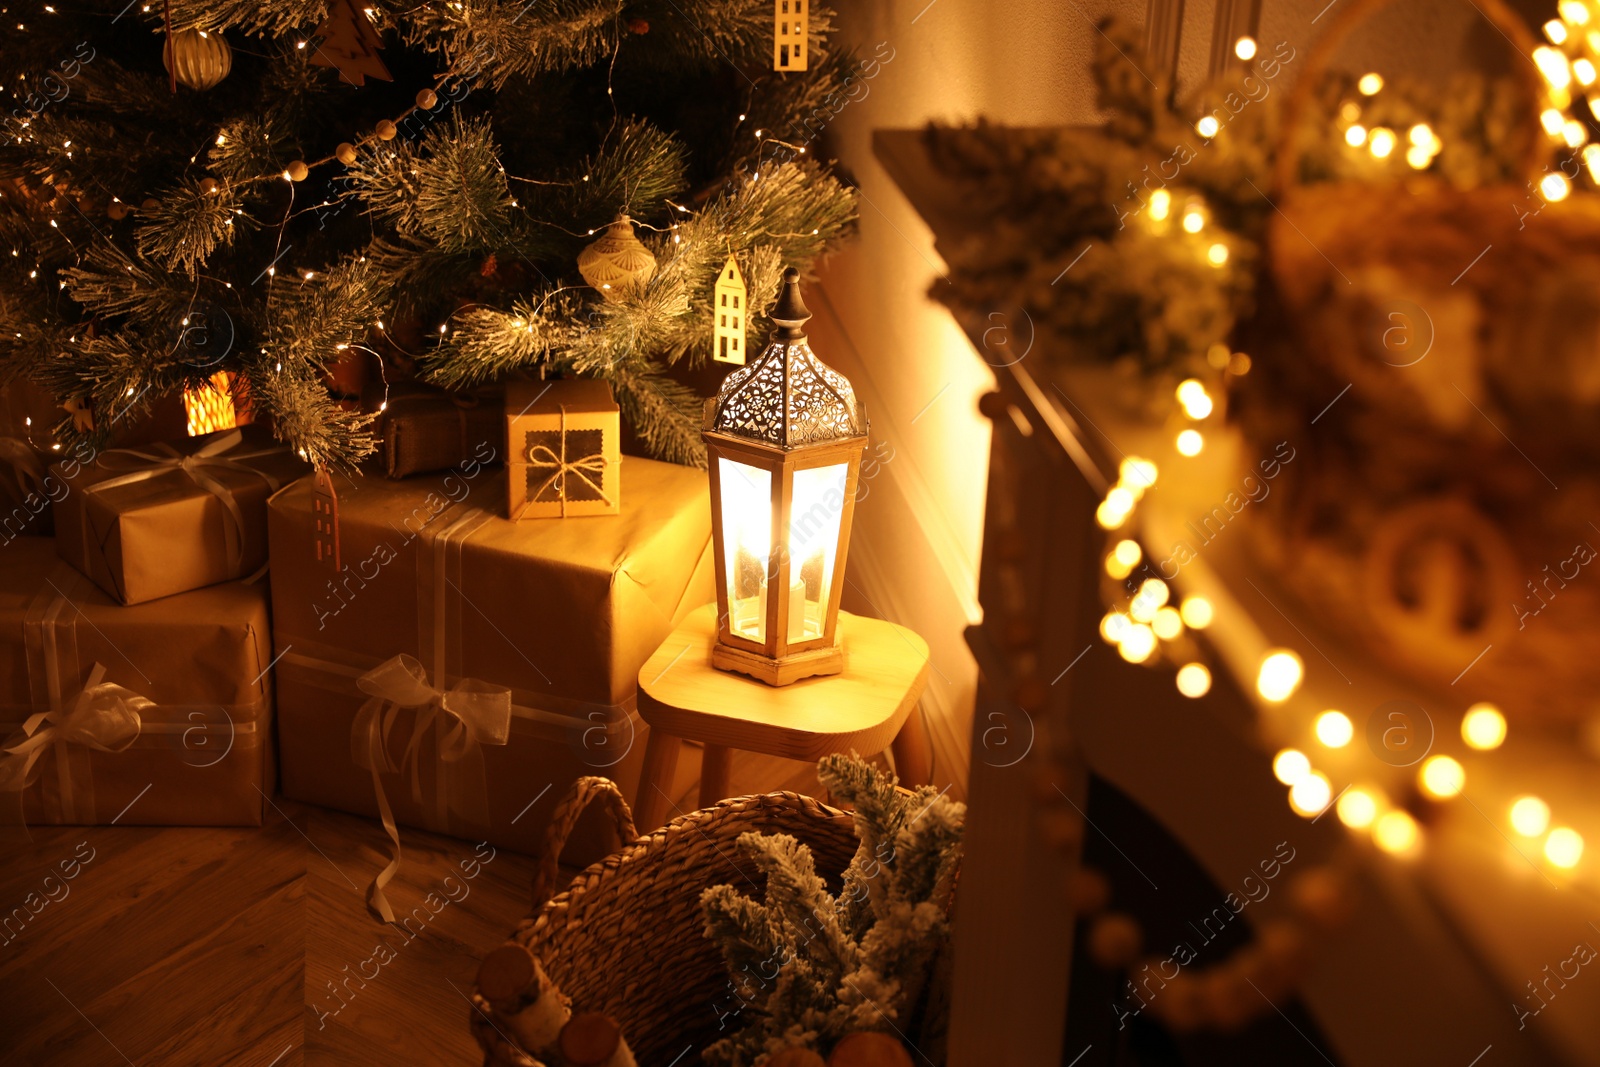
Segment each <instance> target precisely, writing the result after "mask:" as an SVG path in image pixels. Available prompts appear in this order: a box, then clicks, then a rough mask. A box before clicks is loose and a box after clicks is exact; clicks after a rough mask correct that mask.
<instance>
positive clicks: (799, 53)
mask: <svg viewBox="0 0 1600 1067" xmlns="http://www.w3.org/2000/svg"><path fill="white" fill-rule="evenodd" d="M807 2H808V0H772V19H773V26H772V69H773V70H805V69H806V38H807V37H808V36H809V34H810V30H811V16H810V13H809V12H808V11H807V10H806V4H807Z"/></svg>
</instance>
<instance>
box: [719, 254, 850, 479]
mask: <svg viewBox="0 0 1600 1067" xmlns="http://www.w3.org/2000/svg"><path fill="white" fill-rule="evenodd" d="M769 317H770V318H771V319H772V321H773V322H774V323H775V324H776V325H777V329H776V330H774V331H773V335H772V340H770V341H768V342H767V346H766V348H765V349H763V350H762V352H761V355H759V356H758V357H756V359H755V360H754V361H753V362H752V363H750V365H749V366H745V367H740V368H739V369H738V370H736V371H733V372H732V373H731V374H729V375H728V377H727V378H725V379H724V380H723V382H722V389H721V391H719V392H718V394H717V395H716V396H714V397H712V398H711V399H710V400H707V401H706V417H705V424H704V427H705V429H706V430H707V431H708V432H711V433H722V434H727V435H729V436H731V437H742V438H744V439H746V440H754V441H760V442H762V443H764V444H769V445H774V446H776V447H778V448H782V449H790V448H800V447H803V446H805V445H814V444H821V443H824V442H827V441H837V440H842V439H845V438H850V437H862V436H865V435H866V432H867V416H866V413H865V412H863V411H862V410H861V405H860V403H859V402H857V400H856V394H855V390H854V389H852V388H851V386H850V381H849V379H848V378H846V377H845V376H844V375H842V374H840V373H839V372H838V371H836V370H834V369H833V368H832V367H829V366H828V365H827V364H825V363H823V362H822V361H821V360H820V359H818V358H817V357H816V355H815V353H813V352H812V351H811V346H810V345H808V344H807V343H806V335H805V324H806V322H807V320H809V319H810V318H811V312H810V311H809V310H808V309H807V308H806V305H805V301H804V300H802V299H801V297H800V272H799V271H797V270H795V269H794V268H793V267H790V268H789V269H788V270H786V271H784V272H783V285H782V287H781V288H780V289H779V290H778V302H777V304H776V305H774V307H773V309H772V311H771V313H770V316H769Z"/></svg>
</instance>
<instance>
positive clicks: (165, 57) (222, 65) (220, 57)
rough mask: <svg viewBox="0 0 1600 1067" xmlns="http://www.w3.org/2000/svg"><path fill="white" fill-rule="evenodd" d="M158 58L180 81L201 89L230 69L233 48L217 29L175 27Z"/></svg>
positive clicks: (207, 86) (213, 83)
mask: <svg viewBox="0 0 1600 1067" xmlns="http://www.w3.org/2000/svg"><path fill="white" fill-rule="evenodd" d="M161 62H162V65H163V66H165V67H166V68H167V70H168V72H170V73H171V74H172V75H173V76H174V77H176V78H177V79H178V81H180V82H182V83H183V84H184V85H187V86H188V87H189V88H191V89H199V90H205V89H209V88H211V87H212V86H213V85H216V84H217V83H218V82H220V81H221V80H222V79H223V78H226V77H227V76H228V72H229V71H230V70H232V69H233V49H232V48H230V47H229V46H228V41H227V39H226V38H225V37H223V36H222V34H220V33H212V32H207V31H205V30H177V31H175V32H173V33H172V34H171V35H169V36H168V38H167V44H166V47H165V48H163V49H162V52H161Z"/></svg>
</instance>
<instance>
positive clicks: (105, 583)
mask: <svg viewBox="0 0 1600 1067" xmlns="http://www.w3.org/2000/svg"><path fill="white" fill-rule="evenodd" d="M250 431H251V433H250V437H249V438H248V439H247V438H246V437H245V436H244V435H243V434H242V433H241V431H239V430H232V431H229V432H227V433H223V434H213V435H211V436H209V437H204V438H200V437H196V438H192V439H190V440H188V441H185V442H183V444H182V445H180V446H178V447H174V446H171V445H165V444H162V445H152V446H147V447H140V448H114V449H107V450H106V451H104V452H101V453H100V454H99V456H98V457H97V460H96V462H95V463H93V464H92V465H89V464H82V463H79V462H77V461H76V460H67V461H62V462H59V463H57V464H56V465H55V466H54V467H52V468H51V470H52V473H53V474H54V475H55V476H56V477H57V478H58V479H60V480H61V482H62V483H63V484H64V485H65V486H67V487H68V489H67V492H66V495H65V496H63V497H62V498H60V499H59V501H58V502H57V503H56V505H55V517H56V551H57V552H59V553H60V555H61V558H62V559H64V560H66V561H67V562H68V563H70V564H72V565H73V566H74V567H76V568H78V570H80V571H82V572H83V573H84V574H86V575H88V576H89V578H90V580H92V581H93V582H94V583H95V584H96V585H98V586H99V587H100V588H102V589H104V590H105V591H106V592H107V593H110V594H111V595H112V596H114V597H116V598H117V599H118V600H120V601H122V602H123V603H124V604H141V603H143V602H145V601H147V600H155V599H157V598H158V597H164V596H172V595H173V594H175V593H184V592H188V591H189V590H191V589H200V588H202V587H204V586H208V585H215V584H217V583H218V582H226V581H231V580H233V579H235V578H244V577H247V576H249V575H251V574H253V573H254V572H256V571H258V570H260V569H261V568H262V567H264V566H265V565H266V562H267V497H269V496H271V495H272V494H273V493H275V492H276V491H277V490H278V489H280V488H282V487H283V486H284V485H286V484H288V483H289V482H292V481H294V480H295V479H296V478H299V477H300V476H301V475H302V474H304V473H305V472H306V471H307V469H308V468H307V466H306V464H305V463H304V462H302V461H301V460H300V459H298V458H297V457H296V456H295V455H294V453H293V452H291V451H289V449H287V448H285V447H283V446H281V445H274V444H271V443H270V442H269V441H268V440H267V439H266V438H265V435H264V434H262V433H261V432H259V431H256V429H255V428H254V427H251V428H250Z"/></svg>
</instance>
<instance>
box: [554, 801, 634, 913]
mask: <svg viewBox="0 0 1600 1067" xmlns="http://www.w3.org/2000/svg"><path fill="white" fill-rule="evenodd" d="M596 800H598V801H601V802H603V803H604V804H605V805H606V809H607V810H608V811H609V812H610V814H611V819H612V821H613V822H615V823H616V824H617V833H618V835H620V836H621V838H622V842H623V844H627V843H628V842H629V841H632V840H633V839H634V838H636V837H638V836H639V831H638V830H637V829H636V828H635V827H634V825H633V812H632V811H631V810H629V808H628V802H627V801H626V800H625V799H623V796H622V790H620V789H618V788H617V783H615V782H613V781H612V780H611V779H609V778H600V777H596V776H590V777H586V778H579V779H578V780H577V781H576V782H573V783H572V788H571V789H569V790H567V795H566V796H565V797H563V798H562V800H561V803H560V804H557V805H556V810H555V811H554V812H552V813H551V815H550V822H549V824H548V825H547V826H545V829H544V844H543V846H542V847H541V849H540V853H539V869H538V870H536V871H535V872H534V875H533V910H534V911H538V910H539V909H540V908H542V907H544V904H545V902H546V901H547V900H549V899H550V898H551V897H552V896H554V895H555V888H556V881H557V880H558V879H559V878H560V877H561V850H562V849H564V848H566V847H567V838H568V837H571V836H572V829H573V827H575V826H577V825H578V818H579V817H580V816H581V815H583V812H584V809H586V808H587V807H588V806H589V804H590V803H591V802H593V801H596Z"/></svg>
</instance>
